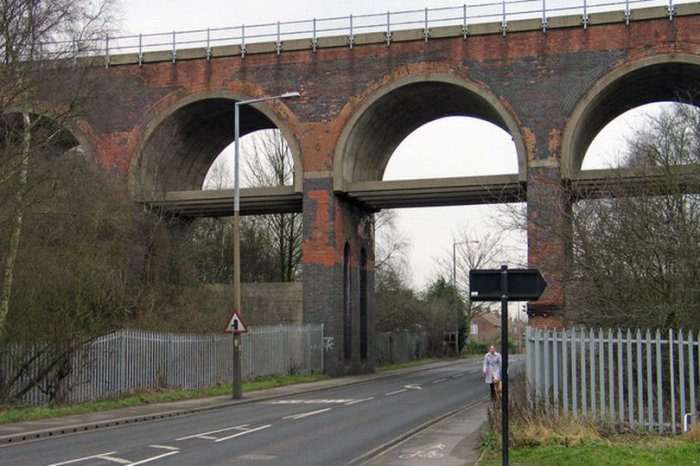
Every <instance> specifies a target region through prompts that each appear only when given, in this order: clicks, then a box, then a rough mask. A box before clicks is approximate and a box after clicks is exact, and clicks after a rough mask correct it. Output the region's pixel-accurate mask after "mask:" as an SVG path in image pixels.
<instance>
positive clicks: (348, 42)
mask: <svg viewBox="0 0 700 466" xmlns="http://www.w3.org/2000/svg"><path fill="white" fill-rule="evenodd" d="M686 3H697V1H696V0H695V1H693V0H560V1H556V2H555V1H553V0H549V1H547V0H483V1H481V2H470V3H469V4H467V3H464V4H462V5H458V6H453V7H440V8H424V9H416V10H405V11H395V12H391V11H388V12H382V13H376V14H363V15H347V16H336V17H327V18H312V19H305V20H295V21H277V22H271V23H265V24H253V25H240V26H233V27H223V28H207V29H194V30H186V31H168V32H162V33H150V34H131V35H119V36H111V37H110V36H107V37H103V38H102V39H101V40H100V41H99V42H98V43H95V44H94V45H93V46H92V47H91V50H92V54H94V55H104V56H105V62H106V64H109V62H110V56H113V55H124V54H133V55H134V57H135V59H136V60H138V62H139V63H141V61H142V60H143V58H144V54H146V53H150V52H163V51H166V52H167V51H170V57H171V59H172V60H173V62H174V61H175V60H177V58H178V51H181V50H184V49H198V48H199V49H202V50H203V55H202V57H203V58H207V59H209V58H211V57H212V56H213V55H214V49H215V48H216V47H220V46H238V48H239V53H240V55H241V56H245V54H246V52H247V50H248V46H250V45H251V44H258V43H272V44H274V50H275V51H276V52H277V53H278V54H279V53H281V52H282V51H283V50H284V43H285V42H286V41H291V40H300V39H304V40H308V47H309V49H313V50H316V48H317V47H319V40H320V39H322V38H328V37H337V38H341V39H342V40H344V44H342V45H345V46H347V47H350V48H352V47H353V46H354V45H355V44H356V41H357V38H358V35H360V34H367V33H382V34H383V35H384V40H385V41H386V43H387V45H390V44H391V43H392V41H393V40H394V36H395V33H397V32H399V31H406V30H412V29H418V30H420V31H421V37H422V38H423V39H424V40H425V41H428V40H430V38H431V30H432V29H434V28H439V27H445V26H456V27H458V28H461V34H463V36H464V38H466V37H467V36H468V35H469V34H470V27H471V26H474V25H478V24H484V23H500V31H501V32H502V33H503V34H504V35H505V34H506V33H507V32H508V24H509V23H510V22H512V21H518V20H524V19H536V20H537V19H539V20H540V27H541V29H542V31H547V28H548V25H549V20H550V19H551V18H554V17H561V16H579V17H580V25H581V26H582V27H584V28H586V27H588V25H589V24H590V19H591V16H592V15H595V14H598V13H608V12H614V11H619V12H620V21H621V22H625V23H627V24H629V23H630V22H631V21H633V20H634V10H636V9H640V8H649V7H664V8H665V11H666V13H665V14H666V15H667V16H668V18H669V20H673V18H674V16H675V14H676V6H677V5H681V4H686ZM54 45H56V44H54ZM68 45H70V44H69V43H66V44H62V46H61V47H59V48H61V49H65V47H66V46H68ZM334 45H335V46H338V45H339V44H337V43H335V44H334ZM45 48H46V50H49V49H50V47H48V46H46V47H45Z"/></svg>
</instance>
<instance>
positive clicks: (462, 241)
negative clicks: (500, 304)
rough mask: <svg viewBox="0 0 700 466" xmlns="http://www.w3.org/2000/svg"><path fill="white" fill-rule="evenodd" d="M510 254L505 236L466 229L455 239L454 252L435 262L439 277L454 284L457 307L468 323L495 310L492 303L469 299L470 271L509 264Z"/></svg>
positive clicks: (446, 253)
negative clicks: (479, 315)
mask: <svg viewBox="0 0 700 466" xmlns="http://www.w3.org/2000/svg"><path fill="white" fill-rule="evenodd" d="M453 254H454V255H453ZM511 255H512V254H511V253H510V251H508V250H507V249H506V247H505V246H504V237H503V235H502V234H499V233H490V232H484V233H481V234H477V233H475V232H473V231H470V230H469V229H467V228H463V229H462V230H461V231H459V232H457V233H456V234H455V235H454V236H453V249H452V250H450V251H445V254H444V255H443V256H441V257H438V258H437V259H436V262H437V264H438V266H439V269H440V274H441V275H442V276H444V277H450V280H451V281H452V280H453V281H454V287H455V293H456V296H455V300H456V303H455V307H457V308H459V309H461V310H462V312H463V315H464V319H465V321H466V323H467V324H468V323H469V322H471V319H472V318H474V317H475V316H476V315H478V314H481V313H484V312H490V311H491V310H492V308H493V306H492V305H491V304H489V303H485V302H479V303H474V302H472V301H471V300H470V299H469V298H468V296H469V271H471V270H473V269H493V268H497V267H499V266H500V265H501V264H503V263H507V262H508V261H509V259H510V257H511Z"/></svg>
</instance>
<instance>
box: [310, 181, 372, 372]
mask: <svg viewBox="0 0 700 466" xmlns="http://www.w3.org/2000/svg"><path fill="white" fill-rule="evenodd" d="M302 251H303V274H304V285H303V301H304V303H303V306H304V322H307V323H323V324H324V326H325V335H326V344H325V359H324V360H325V366H326V372H327V373H328V374H331V375H341V374H349V373H359V372H370V371H372V370H373V369H374V368H373V361H374V346H373V345H374V326H375V318H374V225H373V215H372V213H370V212H368V211H367V210H365V209H363V208H362V207H360V206H357V205H355V204H353V203H351V202H350V201H348V200H346V199H343V198H340V197H338V196H336V195H335V193H334V192H333V180H332V179H331V178H320V179H306V180H305V182H304V240H303V246H302Z"/></svg>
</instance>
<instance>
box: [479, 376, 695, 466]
mask: <svg viewBox="0 0 700 466" xmlns="http://www.w3.org/2000/svg"><path fill="white" fill-rule="evenodd" d="M513 388H514V390H513V392H512V394H513V396H512V397H511V402H510V406H511V408H510V416H509V426H510V427H509V431H510V436H509V443H510V448H509V452H508V453H509V455H508V456H509V464H511V465H513V466H525V465H528V466H529V465H537V466H540V465H541V466H555V465H557V466H558V465H563V464H565V465H566V466H590V465H592V464H594V465H611V466H613V465H614V466H627V465H629V466H647V465H649V466H651V465H654V466H656V465H668V466H676V465H678V466H681V465H683V466H686V465H688V466H693V465H697V466H700V426H696V427H695V428H694V429H693V430H692V431H691V432H689V433H688V434H683V435H658V434H654V433H651V432H648V431H638V430H633V429H630V428H629V427H626V426H619V425H612V424H610V423H609V422H606V420H605V419H603V418H599V417H596V416H591V417H585V416H578V417H575V416H570V415H564V414H562V415H556V414H552V413H547V412H546V411H545V410H544V409H541V408H538V407H534V408H533V407H530V406H529V404H528V403H527V400H526V390H525V383H524V380H523V379H521V378H516V379H515V380H514V383H513ZM489 421H490V423H489V427H488V429H487V430H486V431H485V432H484V434H483V437H482V439H483V449H484V450H485V451H484V457H483V459H482V461H481V462H480V463H479V465H480V466H495V465H499V464H501V457H502V454H501V449H500V446H501V435H500V433H501V430H500V429H501V416H500V407H499V406H493V407H491V408H490V410H489Z"/></svg>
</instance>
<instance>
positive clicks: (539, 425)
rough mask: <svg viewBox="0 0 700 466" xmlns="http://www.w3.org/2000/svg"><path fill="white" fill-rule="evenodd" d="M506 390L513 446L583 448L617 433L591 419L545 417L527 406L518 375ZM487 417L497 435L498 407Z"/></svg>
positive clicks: (522, 381) (538, 408)
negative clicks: (584, 445) (507, 392)
mask: <svg viewBox="0 0 700 466" xmlns="http://www.w3.org/2000/svg"><path fill="white" fill-rule="evenodd" d="M510 388H511V389H510V390H509V392H510V395H511V396H510V397H509V398H510V400H511V402H510V405H509V406H510V409H509V425H510V429H509V431H510V442H509V443H510V445H511V446H513V447H533V446H548V445H563V446H573V445H583V444H586V443H591V442H599V441H603V440H604V439H606V438H608V437H610V436H611V435H613V434H615V433H618V432H616V431H615V429H614V428H613V427H612V426H611V425H610V424H609V423H607V422H606V421H605V420H603V419H600V418H597V417H595V416H590V417H586V416H572V415H571V414H569V413H560V414H549V413H547V412H546V410H545V409H544V406H531V405H530V402H529V401H528V399H527V393H526V389H525V377H524V376H523V375H522V374H521V376H519V377H515V378H514V379H513V381H512V383H511V387H510ZM489 418H490V425H491V430H492V432H493V434H494V435H495V436H499V435H500V428H501V410H500V406H494V407H493V408H491V410H490V412H489Z"/></svg>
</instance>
